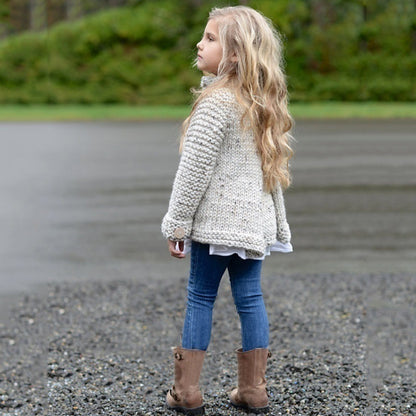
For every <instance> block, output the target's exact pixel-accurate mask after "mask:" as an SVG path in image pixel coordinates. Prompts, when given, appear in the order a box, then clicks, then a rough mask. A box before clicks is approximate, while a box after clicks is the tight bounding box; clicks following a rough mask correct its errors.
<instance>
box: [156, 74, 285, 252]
mask: <svg viewBox="0 0 416 416" xmlns="http://www.w3.org/2000/svg"><path fill="white" fill-rule="evenodd" d="M211 80H212V77H203V78H202V83H201V85H203V86H204V83H205V85H206V83H207V82H210V81H211ZM213 80H215V78H214V79H213ZM211 82H212V81H211ZM241 116H242V109H241V108H240V106H239V105H238V103H237V101H236V98H235V96H234V94H233V93H232V92H231V91H230V90H229V89H227V88H221V89H217V90H214V92H212V93H211V94H210V95H209V96H207V97H205V98H204V99H203V100H202V101H201V102H200V103H199V104H198V106H197V108H196V109H195V112H194V114H193V116H192V118H191V121H190V124H189V127H188V130H187V133H186V136H185V141H184V147H183V151H182V156H181V159H180V162H179V167H178V170H177V172H176V176H175V181H174V184H173V189H172V194H171V197H170V202H169V209H168V212H167V214H166V215H165V216H164V218H163V221H162V233H163V235H164V236H165V237H166V238H168V239H170V240H173V241H182V240H184V239H186V238H191V239H192V240H194V241H198V242H201V243H207V244H221V245H226V246H231V247H242V248H244V249H246V253H247V257H248V258H250V257H253V258H255V257H259V256H262V255H263V254H264V252H265V251H266V247H268V246H271V245H272V244H273V243H274V242H275V241H276V240H279V241H281V242H283V243H288V242H290V238H291V234H290V228H289V225H288V223H287V220H286V211H285V205H284V199H283V193H282V189H281V187H280V185H278V186H277V187H276V189H275V190H274V191H273V192H265V191H264V189H263V173H262V168H261V160H260V156H259V155H258V152H257V149H256V144H255V141H254V136H253V133H252V132H251V131H250V130H247V131H243V130H242V128H241V126H240V119H241Z"/></svg>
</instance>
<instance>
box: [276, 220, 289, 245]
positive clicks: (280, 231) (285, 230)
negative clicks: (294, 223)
mask: <svg viewBox="0 0 416 416" xmlns="http://www.w3.org/2000/svg"><path fill="white" fill-rule="evenodd" d="M291 238H292V235H291V232H290V227H289V224H288V223H287V222H286V221H285V222H284V223H283V224H278V226H277V240H279V241H280V242H282V243H290V240H291Z"/></svg>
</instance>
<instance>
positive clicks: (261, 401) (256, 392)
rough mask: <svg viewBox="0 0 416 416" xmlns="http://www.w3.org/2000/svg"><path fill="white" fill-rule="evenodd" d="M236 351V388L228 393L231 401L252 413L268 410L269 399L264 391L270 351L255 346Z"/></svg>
mask: <svg viewBox="0 0 416 416" xmlns="http://www.w3.org/2000/svg"><path fill="white" fill-rule="evenodd" d="M236 352H237V362H238V388H236V389H234V390H233V391H232V392H231V394H230V400H231V403H232V404H233V405H234V406H236V407H242V408H244V409H247V410H249V411H250V412H252V413H262V412H266V411H267V410H268V403H269V399H268V397H267V392H266V379H265V374H266V365H267V358H268V357H270V355H271V354H270V351H269V350H267V349H265V348H256V349H254V350H251V351H246V352H243V350H242V349H241V348H240V349H239V350H237V351H236Z"/></svg>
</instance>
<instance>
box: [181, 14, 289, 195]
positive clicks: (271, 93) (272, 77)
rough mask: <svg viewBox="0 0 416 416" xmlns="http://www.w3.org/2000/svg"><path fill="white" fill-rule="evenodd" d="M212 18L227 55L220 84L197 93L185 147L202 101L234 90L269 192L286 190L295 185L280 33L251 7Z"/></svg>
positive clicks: (219, 67)
mask: <svg viewBox="0 0 416 416" xmlns="http://www.w3.org/2000/svg"><path fill="white" fill-rule="evenodd" d="M209 19H215V21H216V22H217V24H218V30H219V37H220V43H221V45H222V47H223V56H222V60H221V62H220V64H219V66H218V73H217V78H216V80H215V82H213V83H211V84H210V85H209V86H208V87H207V88H205V89H203V90H193V91H192V92H193V93H194V95H195V97H196V99H195V101H194V104H193V107H192V110H191V113H190V115H189V117H188V118H187V119H186V120H185V121H184V122H183V125H182V137H181V145H180V149H182V146H183V141H184V138H185V136H186V131H187V129H188V127H189V123H190V119H191V117H192V115H193V113H194V111H195V108H196V107H197V105H198V103H199V102H200V101H201V100H202V99H203V98H204V97H205V96H207V95H209V94H211V93H212V91H213V90H214V89H217V88H223V87H226V88H230V89H231V90H232V91H233V92H234V94H235V96H236V98H237V100H238V102H239V103H240V105H241V106H242V108H243V116H242V119H241V125H242V127H243V128H244V129H246V128H250V129H252V131H253V133H254V137H255V141H256V145H257V150H258V153H259V155H260V158H261V163H262V171H263V182H264V187H265V189H266V190H267V191H269V192H270V191H272V190H273V189H275V188H276V186H277V184H278V183H280V185H281V186H282V188H283V189H286V188H288V187H289V186H290V184H291V181H292V178H291V174H290V169H289V160H290V158H291V157H292V156H293V154H294V152H293V150H292V148H291V146H290V142H291V141H292V140H293V137H292V136H291V134H290V130H291V128H292V125H293V120H292V117H291V116H290V114H289V111H288V94H287V86H286V78H285V74H284V71H283V56H282V41H281V38H280V35H279V33H278V32H277V30H276V29H275V28H274V26H273V23H272V22H271V21H270V19H268V18H266V17H265V16H263V15H262V14H261V13H259V12H258V11H256V10H254V9H252V8H250V7H246V6H234V7H224V8H214V9H212V10H211V12H210V14H209Z"/></svg>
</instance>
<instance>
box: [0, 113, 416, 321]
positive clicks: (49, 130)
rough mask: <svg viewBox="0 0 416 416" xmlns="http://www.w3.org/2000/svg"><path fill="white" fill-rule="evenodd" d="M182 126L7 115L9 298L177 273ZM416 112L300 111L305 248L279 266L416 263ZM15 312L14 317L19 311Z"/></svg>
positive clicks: (0, 179) (298, 177) (3, 256)
mask: <svg viewBox="0 0 416 416" xmlns="http://www.w3.org/2000/svg"><path fill="white" fill-rule="evenodd" d="M179 127H180V124H179V123H175V122H160V123H154V122H153V123H136V122H134V123H133V122H132V123H126V122H123V123H114V122H111V123H110V122H109V123H19V124H15V123H2V124H0V143H1V147H2V152H1V153H0V193H1V203H0V227H1V230H2V232H1V238H0V302H1V307H0V308H1V309H0V312H1V316H2V319H5V318H6V317H7V315H8V311H9V309H10V306H11V305H12V304H13V303H14V302H15V299H16V296H18V295H19V294H21V293H28V292H32V291H36V290H43V288H44V285H45V284H46V283H48V282H64V281H65V282H71V281H78V282H80V281H87V280H101V279H102V280H114V279H133V280H137V281H141V280H143V279H146V280H147V281H153V282H155V284H156V283H157V281H158V280H160V279H163V280H166V279H176V278H180V277H183V276H185V275H186V273H187V267H188V264H187V260H185V261H182V262H180V261H177V262H176V263H175V261H174V260H172V259H171V258H170V256H169V255H168V253H167V250H166V248H165V242H164V241H163V238H162V236H161V234H160V231H159V225H160V221H161V218H162V216H163V214H164V212H165V211H166V208H167V203H168V198H169V193H170V188H171V184H172V180H173V175H174V172H175V169H176V167H177V163H178V154H177V136H178V134H179ZM415 132H416V120H397V121H396V120H383V121H365V120H348V121H306V120H303V121H298V122H297V124H296V127H295V131H294V135H295V137H296V139H297V142H296V143H295V149H296V157H295V159H294V160H293V162H292V169H293V175H294V184H293V186H292V188H290V189H289V190H288V191H287V193H286V204H287V211H288V219H289V222H290V224H291V228H292V235H293V241H292V242H293V245H294V250H295V251H294V253H291V254H286V255H284V254H280V255H279V254H276V255H273V256H271V257H270V258H268V259H267V261H266V262H265V266H264V273H265V274H266V275H269V276H270V275H273V274H276V273H305V272H307V273H320V272H338V271H341V272H354V273H355V272H359V273H376V272H379V271H383V272H389V271H391V272H404V273H409V272H414V271H415V270H416V267H415V266H416V250H415V248H416V210H415V206H416V192H415V191H416V175H415V172H416V169H415V168H416V158H415V154H416V135H415ZM6 319H7V318H6Z"/></svg>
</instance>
